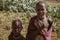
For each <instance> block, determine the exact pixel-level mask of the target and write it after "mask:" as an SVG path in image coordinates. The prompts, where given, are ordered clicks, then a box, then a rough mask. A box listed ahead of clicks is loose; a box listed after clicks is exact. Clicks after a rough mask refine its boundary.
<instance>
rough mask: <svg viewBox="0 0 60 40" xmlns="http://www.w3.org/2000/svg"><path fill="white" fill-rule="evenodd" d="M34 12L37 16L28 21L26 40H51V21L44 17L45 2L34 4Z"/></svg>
mask: <svg viewBox="0 0 60 40" xmlns="http://www.w3.org/2000/svg"><path fill="white" fill-rule="evenodd" d="M36 12H37V15H36V16H34V17H32V18H31V19H30V22H29V26H28V31H27V35H26V40H51V33H52V27H51V26H52V20H51V19H49V18H47V17H46V12H47V10H46V5H45V2H43V1H39V2H38V3H37V4H36ZM38 37H39V38H40V39H38ZM41 38H42V39H41Z"/></svg>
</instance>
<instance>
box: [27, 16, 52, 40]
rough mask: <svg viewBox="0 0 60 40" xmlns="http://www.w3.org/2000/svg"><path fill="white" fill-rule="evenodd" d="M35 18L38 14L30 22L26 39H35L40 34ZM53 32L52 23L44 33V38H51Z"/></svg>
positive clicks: (47, 39) (48, 39) (49, 39)
mask: <svg viewBox="0 0 60 40" xmlns="http://www.w3.org/2000/svg"><path fill="white" fill-rule="evenodd" d="M35 19H36V16H34V17H32V18H31V20H30V22H29V26H28V31H27V35H26V40H34V39H35V37H36V35H38V34H40V33H39V31H38V30H37V28H36V27H35V25H34V20H35ZM51 33H52V27H51V25H50V27H49V28H48V31H47V32H46V34H45V35H42V36H43V38H44V40H51ZM40 35H41V34H40Z"/></svg>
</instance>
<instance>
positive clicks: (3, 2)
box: [0, 0, 60, 40]
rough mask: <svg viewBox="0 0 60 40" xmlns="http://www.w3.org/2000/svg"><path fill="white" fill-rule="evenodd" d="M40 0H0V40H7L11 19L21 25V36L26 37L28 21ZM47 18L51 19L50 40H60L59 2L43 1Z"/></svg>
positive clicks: (54, 0) (58, 0) (34, 12)
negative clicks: (18, 21)
mask: <svg viewBox="0 0 60 40" xmlns="http://www.w3.org/2000/svg"><path fill="white" fill-rule="evenodd" d="M38 1H41V0H0V40H8V35H9V34H10V32H11V23H12V20H13V19H20V20H21V21H22V23H23V30H22V31H21V34H22V35H23V36H24V37H26V33H27V28H28V23H29V20H30V18H31V17H32V16H35V15H36V11H35V6H36V3H37V2H38ZM44 1H46V6H47V17H49V18H52V19H53V21H54V22H53V26H52V27H53V33H52V40H60V0H44Z"/></svg>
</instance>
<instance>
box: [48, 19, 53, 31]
mask: <svg viewBox="0 0 60 40" xmlns="http://www.w3.org/2000/svg"><path fill="white" fill-rule="evenodd" d="M48 23H49V26H48V31H49V30H50V28H51V27H52V24H53V21H52V19H50V18H48Z"/></svg>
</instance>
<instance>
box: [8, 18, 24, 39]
mask: <svg viewBox="0 0 60 40" xmlns="http://www.w3.org/2000/svg"><path fill="white" fill-rule="evenodd" d="M22 29H23V27H22V22H21V21H20V20H19V19H17V20H13V21H12V32H11V33H10V35H9V37H8V40H25V38H24V37H23V36H22V35H21V34H20V32H21V30H22Z"/></svg>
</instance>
